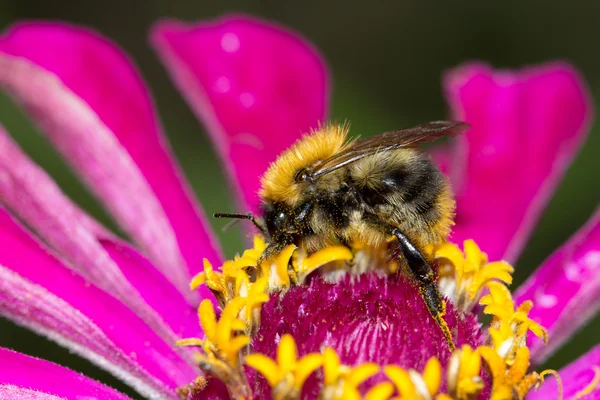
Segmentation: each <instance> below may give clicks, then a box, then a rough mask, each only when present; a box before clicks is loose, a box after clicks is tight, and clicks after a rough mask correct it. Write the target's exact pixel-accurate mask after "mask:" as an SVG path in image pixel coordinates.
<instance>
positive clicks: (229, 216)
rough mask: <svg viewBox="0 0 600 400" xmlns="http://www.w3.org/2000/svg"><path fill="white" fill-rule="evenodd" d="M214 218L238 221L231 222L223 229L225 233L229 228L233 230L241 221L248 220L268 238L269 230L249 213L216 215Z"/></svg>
mask: <svg viewBox="0 0 600 400" xmlns="http://www.w3.org/2000/svg"><path fill="white" fill-rule="evenodd" d="M213 217H215V218H234V219H237V221H231V222H230V223H228V224H227V225H225V226H224V227H223V230H224V231H225V230H227V229H229V228H231V227H232V226H233V225H235V224H236V223H238V222H239V220H242V219H247V220H250V221H252V223H253V224H254V226H256V227H257V228H258V230H259V231H261V232H262V234H263V235H265V236H268V232H267V229H266V228H265V227H264V226H263V225H262V224H260V223H259V222H258V220H257V219H256V217H255V216H254V215H253V214H252V213H248V214H241V213H214V214H213Z"/></svg>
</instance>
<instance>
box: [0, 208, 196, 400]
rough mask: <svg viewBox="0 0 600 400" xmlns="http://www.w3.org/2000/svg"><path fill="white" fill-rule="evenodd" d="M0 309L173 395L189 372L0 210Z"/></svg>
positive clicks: (144, 387) (140, 384)
mask: <svg viewBox="0 0 600 400" xmlns="http://www.w3.org/2000/svg"><path fill="white" fill-rule="evenodd" d="M0 248H3V249H10V251H2V252H0V314H1V315H3V316H5V317H7V318H9V319H11V320H13V321H15V322H16V323H18V324H20V325H23V326H26V327H28V328H30V329H32V330H34V331H35V332H37V333H38V334H41V335H43V336H46V337H48V338H49V339H51V340H54V341H56V342H57V343H59V344H61V345H63V346H65V347H67V348H69V349H70V350H72V351H73V352H75V353H77V354H79V355H80V356H82V357H84V358H87V359H88V360H90V361H92V362H94V363H96V364H97V365H99V366H100V367H102V368H105V369H107V370H108V371H110V372H112V373H113V374H114V375H115V376H117V377H119V378H120V379H122V380H123V381H125V382H126V383H128V384H129V385H131V386H132V387H134V388H136V390H138V391H139V392H140V393H143V394H149V395H157V393H160V394H161V395H162V396H164V397H167V398H175V397H176V396H174V395H173V390H174V389H175V388H176V387H178V386H180V385H184V384H187V383H188V382H190V381H191V380H192V379H194V377H195V376H196V374H197V371H196V370H195V369H194V368H192V367H191V366H190V365H189V364H188V363H187V362H186V361H185V360H184V359H183V358H182V357H181V356H180V355H179V354H178V353H177V352H176V351H175V350H174V349H173V347H172V343H166V342H165V341H164V340H163V339H161V338H160V337H159V336H157V335H156V334H155V333H154V332H153V331H152V329H151V328H150V327H149V326H148V325H146V324H145V323H144V322H143V321H142V320H141V319H140V318H139V317H137V316H136V315H135V314H134V313H133V312H131V311H130V310H129V309H128V308H127V307H125V306H124V305H123V304H122V303H120V302H119V301H117V300H116V299H114V298H113V297H111V296H109V295H108V294H106V293H105V292H103V291H102V290H100V289H99V288H97V287H96V286H94V285H93V284H91V283H90V282H89V281H86V280H84V279H83V278H81V277H80V276H78V275H76V274H73V273H72V272H71V271H69V270H68V269H66V268H65V267H64V266H63V265H62V264H61V263H60V261H58V260H57V259H56V258H54V257H52V256H51V255H50V253H49V252H48V251H47V250H46V249H44V248H43V247H41V246H40V245H39V244H38V243H36V242H35V241H34V240H33V239H32V238H31V237H30V236H29V235H28V234H27V232H25V231H24V230H23V229H22V228H21V227H19V226H18V225H17V224H16V223H15V221H14V220H13V219H12V218H11V217H10V216H9V215H8V213H7V212H6V211H4V210H3V209H0Z"/></svg>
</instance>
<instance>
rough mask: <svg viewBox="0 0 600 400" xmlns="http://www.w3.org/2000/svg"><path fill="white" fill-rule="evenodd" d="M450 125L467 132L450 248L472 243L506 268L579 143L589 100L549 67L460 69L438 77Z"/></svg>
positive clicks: (570, 78)
mask: <svg viewBox="0 0 600 400" xmlns="http://www.w3.org/2000/svg"><path fill="white" fill-rule="evenodd" d="M444 83H445V88H446V96H447V98H448V101H449V103H450V106H451V108H452V112H453V114H454V118H455V119H459V120H464V121H467V122H469V123H470V124H471V125H472V129H471V130H470V131H469V132H467V133H466V134H465V135H463V136H462V137H461V138H460V139H459V141H460V143H459V147H458V148H459V149H462V151H460V153H461V154H457V155H456V156H457V157H456V158H457V159H460V160H464V163H465V164H464V167H461V168H459V172H460V173H461V174H463V176H462V177H461V179H458V181H459V182H461V183H462V184H461V185H460V186H459V187H458V188H455V190H457V216H456V217H457V218H456V227H455V230H454V235H453V241H455V242H456V243H462V242H463V240H465V239H469V238H473V239H475V240H476V241H477V243H478V244H479V245H480V246H481V248H482V249H485V251H486V252H487V253H488V255H489V256H490V259H492V260H498V259H506V260H508V261H510V262H514V261H515V260H516V258H517V257H518V255H519V253H520V252H521V249H522V247H523V245H524V243H525V241H526V239H527V237H528V236H529V234H530V233H531V230H532V229H533V227H534V225H535V223H536V222H537V220H538V217H539V216H540V213H541V211H542V209H543V208H544V206H545V205H546V203H547V202H548V199H549V197H550V196H551V194H552V192H553V191H554V189H555V188H556V185H557V184H558V182H559V181H560V179H561V178H562V176H563V174H564V172H565V170H566V169H567V167H568V166H569V164H570V162H571V160H572V159H573V157H574V156H575V154H576V153H577V151H578V149H579V147H580V146H581V144H582V143H583V141H584V139H585V138H586V136H587V133H588V128H589V125H590V120H591V116H592V109H591V101H590V98H589V95H588V92H587V89H586V87H585V83H584V81H583V79H582V78H581V76H580V75H579V73H578V72H577V71H576V70H575V69H574V68H573V67H571V66H569V65H568V64H563V63H555V64H547V65H544V66H541V67H535V68H527V69H524V70H521V71H494V70H492V69H491V68H490V67H489V66H487V65H484V64H476V63H474V64H467V65H464V66H462V67H459V68H457V69H455V70H453V71H451V72H450V73H449V74H448V75H447V76H446V78H445V82H444Z"/></svg>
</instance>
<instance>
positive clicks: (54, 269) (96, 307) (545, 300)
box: [0, 16, 600, 400]
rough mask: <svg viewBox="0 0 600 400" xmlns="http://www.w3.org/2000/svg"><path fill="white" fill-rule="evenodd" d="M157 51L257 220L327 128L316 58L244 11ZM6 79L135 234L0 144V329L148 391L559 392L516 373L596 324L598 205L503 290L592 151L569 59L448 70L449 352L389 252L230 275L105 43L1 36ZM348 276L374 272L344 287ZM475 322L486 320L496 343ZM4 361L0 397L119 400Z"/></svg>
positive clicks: (29, 34) (577, 376) (140, 98)
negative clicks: (272, 192)
mask: <svg viewBox="0 0 600 400" xmlns="http://www.w3.org/2000/svg"><path fill="white" fill-rule="evenodd" d="M151 39H152V43H153V45H154V47H155V49H156V50H157V51H158V53H159V56H160V57H161V59H162V60H163V61H164V63H165V65H166V67H167V69H168V71H169V72H170V74H171V76H172V78H173V79H174V81H175V83H176V85H177V86H178V87H179V89H180V90H181V92H182V93H183V94H184V96H185V97H186V99H187V100H188V102H189V104H190V106H191V107H192V109H193V110H194V112H196V114H197V115H198V116H199V117H200V118H201V119H202V120H203V121H204V122H205V123H206V125H207V127H208V130H209V132H210V134H211V137H212V139H213V141H214V143H215V148H216V150H217V151H218V153H219V154H220V155H221V157H222V159H223V161H224V165H225V167H226V170H227V171H228V173H229V174H230V175H231V176H232V181H233V182H235V188H236V193H237V194H238V195H239V201H240V207H241V208H243V209H246V210H247V209H250V210H255V209H256V206H257V201H258V200H257V197H256V195H255V194H256V192H257V188H258V184H259V183H258V179H257V177H258V176H260V175H261V174H262V173H263V172H264V171H265V169H266V167H267V165H268V163H269V162H270V161H272V160H273V159H274V158H275V157H276V156H277V154H279V153H280V152H281V151H282V150H283V149H285V148H286V147H288V146H289V145H290V144H291V143H292V142H293V141H294V140H295V139H296V138H298V137H299V135H300V134H301V133H303V132H305V131H308V130H309V129H310V128H311V127H314V126H316V125H317V123H318V122H319V121H322V120H323V119H324V118H325V114H326V106H327V102H328V84H327V72H326V69H325V67H324V64H323V61H322V59H321V57H320V56H319V55H318V54H317V53H316V51H315V50H314V49H313V48H312V47H310V45H308V44H307V43H306V42H305V41H304V40H302V39H300V38H299V37H298V36H297V35H296V34H293V33H290V32H288V31H287V30H285V29H283V28H281V27H277V26H273V25H270V24H266V23H264V22H261V21H258V20H255V19H252V18H248V17H242V16H233V17H225V18H222V19H220V20H218V21H213V22H209V23H200V24H197V25H185V24H182V23H179V22H176V21H163V22H160V23H159V24H157V25H156V26H155V27H154V29H153V31H152V35H151ZM0 84H1V85H2V88H3V89H4V90H5V91H6V92H7V93H9V94H10V95H11V96H12V97H13V98H15V100H16V101H18V102H19V103H20V104H21V105H22V106H23V109H24V110H25V112H26V113H27V114H28V115H29V116H30V117H31V118H32V119H33V120H34V121H35V122H36V123H37V124H38V125H39V126H40V128H41V130H42V132H44V133H45V134H46V135H47V137H48V138H49V139H50V142H51V143H52V144H53V145H54V146H55V147H56V148H57V149H58V150H59V151H60V153H61V154H62V155H63V156H64V157H65V159H66V160H68V161H69V162H70V163H71V165H72V166H73V169H74V170H75V171H76V172H77V173H78V174H79V175H80V177H81V178H82V180H83V181H84V182H85V183H86V184H87V185H88V187H89V188H90V190H91V191H92V192H93V193H94V194H95V195H96V196H97V197H98V198H99V199H100V200H101V201H102V202H103V204H104V205H105V206H106V209H107V211H108V212H109V213H110V214H111V215H112V216H113V217H114V219H115V221H117V222H118V223H119V224H120V226H121V228H122V229H123V231H124V232H125V233H126V234H127V235H128V237H129V238H130V239H131V241H132V243H129V242H127V241H125V240H122V239H120V238H118V237H117V236H116V235H114V234H113V233H111V232H110V231H109V230H108V229H106V228H105V227H103V226H102V225H101V224H100V223H98V222H97V221H95V220H94V219H93V218H92V217H90V216H89V215H88V214H86V213H85V211H83V210H82V209H81V208H79V207H78V206H77V205H76V204H74V203H73V202H72V201H70V200H69V199H68V198H67V197H66V196H65V195H64V194H63V193H62V192H61V190H60V188H59V187H58V186H57V185H56V184H55V183H54V182H53V181H52V179H51V178H49V176H48V175H47V174H46V173H45V172H44V171H43V170H42V169H41V168H40V167H39V166H37V165H36V164H35V163H34V162H33V161H32V160H30V159H29V158H28V157H27V155H26V154H25V153H24V152H23V151H22V150H21V149H20V148H19V146H18V145H17V144H15V143H14V142H13V141H12V139H11V138H10V136H9V134H8V133H7V132H6V131H5V130H0V171H1V173H0V201H1V203H2V207H1V208H0V219H1V224H0V243H1V250H0V285H1V288H0V314H1V315H2V316H4V317H6V318H9V319H11V320H13V321H15V322H16V323H18V324H20V325H22V326H25V327H28V328H30V329H32V330H33V331H35V332H37V333H38V334H40V335H42V336H45V337H47V338H49V339H51V340H54V341H55V342H57V343H59V344H61V345H63V346H65V347H67V348H68V349H70V350H71V351H73V352H75V353H77V354H79V355H80V356H82V357H84V358H86V359H88V360H90V361H92V362H94V363H96V364H97V365H99V366H100V367H102V368H104V369H106V370H108V371H109V372H111V373H113V374H114V375H115V376H117V377H118V378H120V379H122V380H123V381H124V382H125V383H127V384H128V385H130V386H131V387H133V388H134V389H135V390H137V391H138V392H139V393H140V394H141V395H143V396H145V397H147V398H151V399H178V398H182V397H187V398H188V399H197V398H227V396H228V393H229V394H231V395H233V396H245V397H248V396H250V395H251V394H252V395H254V396H255V397H268V396H269V394H271V393H272V394H274V395H275V397H282V398H284V397H286V396H287V397H294V396H298V395H299V394H300V393H304V394H305V396H307V397H315V396H317V395H318V393H321V395H322V396H323V398H328V399H332V398H340V397H341V398H358V397H360V396H362V395H364V396H365V398H368V399H380V398H390V397H392V396H396V397H398V396H403V398H416V397H419V396H420V398H433V397H435V398H437V399H442V400H443V399H448V398H472V397H474V396H477V395H481V396H487V397H491V398H494V399H500V398H510V397H519V396H522V395H524V394H526V393H528V392H529V394H528V396H529V397H528V398H533V399H536V398H549V397H552V396H555V395H556V393H557V389H556V384H555V383H553V382H550V381H549V382H547V383H544V384H543V385H542V386H541V389H540V391H539V392H535V391H531V389H532V388H534V387H537V386H540V385H541V384H542V381H543V379H544V376H547V375H549V374H551V372H548V371H542V372H539V373H538V372H535V370H534V369H533V368H531V367H530V364H533V365H539V364H540V363H541V362H542V361H544V360H545V359H546V358H547V357H548V355H549V354H550V353H551V351H552V350H554V349H556V348H557V347H559V346H560V345H561V344H562V343H563V342H564V341H565V340H567V339H568V338H569V336H570V335H571V334H572V333H573V332H574V331H575V330H576V329H577V328H578V327H580V326H582V325H583V324H584V323H585V322H586V321H587V320H588V319H589V318H591V317H592V316H593V315H594V313H595V312H596V311H597V310H598V306H599V304H600V300H599V299H598V296H596V295H595V294H596V293H597V292H598V286H599V285H600V279H599V278H598V277H599V276H600V275H598V274H597V273H596V270H597V267H598V265H600V263H599V262H598V259H599V257H600V256H599V254H600V213H598V212H597V213H596V214H595V215H594V216H593V217H592V218H591V220H590V222H589V223H588V224H587V225H586V226H584V227H583V228H582V229H581V230H580V231H579V232H578V233H577V234H576V235H575V236H574V237H573V238H572V239H571V240H569V241H568V242H567V243H566V244H565V245H563V246H562V247H561V248H560V249H558V250H557V251H556V252H555V253H554V254H553V255H552V256H551V257H550V258H549V259H548V260H547V261H546V262H545V263H544V264H543V265H542V266H541V267H540V268H539V269H538V270H537V271H536V272H535V273H534V274H533V275H532V276H531V277H530V278H529V280H528V281H527V282H526V283H525V284H524V286H523V287H521V288H519V289H518V290H517V291H516V292H515V294H514V295H513V294H511V293H510V292H509V291H508V289H507V288H506V284H509V283H510V282H511V279H512V278H511V276H510V273H511V272H512V267H511V266H510V264H508V263H506V262H501V261H499V260H506V261H508V262H514V260H515V259H516V257H517V255H518V253H519V251H520V250H521V248H522V246H523V245H524V243H525V240H526V238H527V236H528V234H529V233H530V231H531V229H532V227H533V226H534V224H535V222H536V220H537V218H538V217H539V214H540V212H541V209H542V208H543V205H544V204H545V203H546V202H547V200H548V198H549V196H550V194H551V192H552V189H553V188H554V187H555V186H556V184H557V182H558V181H559V178H560V177H561V176H562V174H563V173H564V171H565V169H566V168H567V166H568V164H569V162H570V161H571V160H572V158H573V157H574V154H575V152H576V151H577V149H578V148H579V146H580V145H581V143H582V142H583V140H584V139H585V136H586V133H587V128H588V125H589V120H590V118H591V110H590V101H589V99H588V96H587V92H586V90H585V87H584V84H583V82H582V79H581V78H580V77H579V75H578V73H577V72H576V71H575V70H574V69H573V68H572V67H570V66H569V65H566V64H561V63H555V64H547V65H544V66H542V67H533V68H527V69H524V70H520V71H513V72H506V71H501V72H498V71H494V70H492V69H491V68H490V67H488V66H486V65H483V64H466V65H464V66H461V67H459V68H458V69H456V70H454V71H452V72H451V73H450V74H448V75H447V76H446V77H445V88H446V91H447V93H446V96H447V98H448V100H449V103H450V106H451V108H452V112H453V115H454V116H455V117H456V118H457V119H462V120H465V121H468V122H469V123H471V125H472V127H473V128H472V130H471V131H470V132H469V133H468V134H466V135H464V136H463V137H460V138H458V139H457V143H455V146H453V147H445V148H442V149H440V150H438V151H437V152H436V153H435V154H434V156H435V158H436V160H437V161H438V162H439V163H440V165H441V167H442V168H443V169H444V170H445V171H446V172H447V173H448V174H449V175H450V176H451V177H452V182H453V185H454V188H455V190H456V192H457V201H458V213H457V221H456V227H455V233H454V236H453V241H454V242H455V243H458V244H459V245H460V246H457V245H455V244H452V243H447V244H443V245H442V246H440V247H439V248H435V249H430V251H431V255H432V257H435V258H436V259H437V262H436V263H437V265H438V266H439V270H438V274H439V276H440V279H439V285H440V289H441V290H442V291H443V292H444V293H445V294H446V296H447V302H446V303H447V304H446V313H445V316H444V322H443V324H445V325H446V326H447V327H448V328H449V331H450V332H451V336H452V340H453V341H454V343H455V344H456V345H457V349H456V350H455V351H453V352H451V351H450V349H449V348H448V343H447V342H446V339H445V337H444V334H443V332H442V330H440V329H439V328H440V326H439V325H438V324H436V323H435V322H434V321H433V320H432V319H431V317H430V316H429V314H428V313H427V310H426V308H425V306H424V304H423V302H422V301H421V298H420V296H419V293H418V291H417V290H416V289H415V288H414V287H413V286H412V285H411V284H410V281H409V279H407V278H406V277H405V276H404V275H402V274H400V275H393V273H394V272H396V271H397V268H398V266H397V265H394V264H391V263H389V262H387V261H382V260H383V259H384V258H382V257H381V254H380V252H381V251H382V249H371V248H365V247H364V246H361V245H360V243H354V244H352V248H351V249H348V248H347V247H344V246H334V247H329V248H325V249H322V250H319V251H318V252H316V253H314V254H304V253H303V252H302V250H301V249H296V248H295V247H294V246H289V247H288V248H286V249H285V250H284V251H282V252H281V253H280V254H279V255H278V256H277V257H276V258H275V259H273V260H266V261H264V262H262V263H261V264H260V265H257V258H258V255H259V254H260V251H261V250H260V249H261V248H264V242H263V241H262V238H260V237H257V238H256V240H255V242H254V246H253V247H252V248H251V249H249V250H247V251H245V252H244V253H243V254H242V255H241V256H239V257H236V258H234V259H233V260H229V261H224V258H223V256H222V254H221V251H220V249H219V247H218V244H217V243H216V241H215V240H214V238H213V235H212V233H211V231H210V229H209V228H208V225H207V223H206V218H205V217H204V215H203V213H202V211H201V209H200V208H199V207H198V205H197V204H196V202H195V201H194V200H193V198H192V196H191V194H190V190H189V188H188V186H187V184H186V183H185V181H184V179H183V176H182V173H181V172H180V170H179V169H178V167H177V166H176V164H175V163H174V160H173V157H172V155H171V152H170V150H169V148H168V146H167V145H166V141H165V139H164V137H163V136H162V129H161V127H160V124H159V122H158V119H157V117H156V112H155V110H154V107H153V104H152V101H151V99H150V95H149V93H148V90H147V89H146V87H145V86H144V83H143V81H142V79H141V77H140V74H139V73H138V72H137V70H136V69H135V67H134V66H133V65H132V63H131V62H130V60H129V59H128V58H127V57H126V56H125V55H124V53H123V52H122V51H121V50H120V49H119V48H117V47H116V46H115V45H114V44H113V43H111V42H110V41H108V40H107V39H105V38H103V37H101V36H100V35H99V34H97V33H94V32H91V31H89V30H87V29H84V28H79V27H74V26H70V25H66V24H61V23H41V22H35V23H21V24H17V25H15V26H13V27H12V28H10V29H9V30H8V31H7V32H6V33H5V34H4V35H3V36H2V37H1V38H0ZM523 155H526V156H525V157H524V156H523ZM471 238H473V239H475V241H471V240H470V239H471ZM476 243H477V244H476ZM478 245H479V246H481V249H483V250H481V249H480V248H479V247H478ZM484 251H485V253H487V255H486V254H485V253H484ZM205 259H206V261H204V260H205ZM488 260H492V262H491V263H490V262H488ZM349 263H350V264H351V265H353V266H354V267H360V268H357V269H361V271H360V272H364V274H363V275H362V276H355V275H352V274H348V273H347V271H346V270H347V269H348V264H349ZM219 266H222V267H221V269H219V268H217V267H219ZM249 267H252V268H250V269H249ZM390 273H392V275H390ZM192 277H195V278H194V279H193V280H192ZM394 277H397V279H396V278H394ZM190 282H192V286H193V288H194V289H197V290H196V291H192V290H190V289H189V287H188V285H189V283H190ZM531 300H533V303H532V302H531ZM534 305H535V306H534ZM478 307H482V308H481V310H482V312H484V313H486V314H489V315H490V316H491V317H492V318H491V323H490V325H489V326H488V327H487V328H485V327H484V328H482V326H481V325H480V324H479V323H478V322H477V318H476V313H475V312H476V311H477V308H478ZM219 308H220V309H221V311H220V312H219ZM197 310H198V311H197ZM198 318H199V320H200V323H201V326H202V329H200V326H198V323H197V320H198ZM529 332H532V333H533V334H534V335H529V338H528V333H529ZM535 336H538V337H541V339H543V340H539V339H536V338H535ZM545 339H547V342H548V344H547V345H546V346H544V344H543V342H544V341H545ZM176 343H178V344H179V346H176V345H175V344H176ZM190 345H191V346H192V348H191V349H190V348H189V347H188V346H190ZM193 346H198V347H199V350H195V349H194V347H193ZM0 353H1V354H0V398H9V399H13V398H19V399H58V398H67V399H76V398H82V397H85V398H89V399H93V398H97V399H125V398H127V396H125V395H123V394H120V393H117V392H116V391H114V390H112V389H110V388H108V387H106V386H104V385H102V384H101V383H98V382H96V381H93V380H91V379H89V378H85V377H82V376H81V375H79V374H77V373H75V372H73V371H70V370H68V369H66V368H64V367H61V366H59V365H56V364H52V363H50V362H47V361H44V360H40V359H36V358H32V357H30V356H27V355H24V354H20V353H17V352H14V351H12V350H9V349H5V348H2V349H0ZM598 364H600V348H598V347H596V348H594V349H591V350H590V352H588V353H587V354H586V355H584V356H583V357H581V358H580V359H578V360H576V361H574V362H573V363H572V364H570V365H569V366H567V367H565V368H564V369H562V370H560V371H559V374H560V376H561V378H562V382H563V385H564V394H565V396H566V397H567V398H578V397H582V396H585V395H587V394H590V395H591V396H598V393H600V392H599V391H598V390H596V389H597V387H598V380H599V378H598V377H599V376H600V370H599V368H598ZM206 371H209V372H210V373H209V374H205V372H206ZM211 375H212V376H211Z"/></svg>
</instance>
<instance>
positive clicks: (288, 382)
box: [246, 334, 323, 399]
mask: <svg viewBox="0 0 600 400" xmlns="http://www.w3.org/2000/svg"><path fill="white" fill-rule="evenodd" d="M246 364H247V365H248V366H250V367H251V368H254V369H255V370H257V371H258V372H259V373H260V374H261V375H263V376H264V377H265V379H267V382H269V385H270V386H271V388H272V394H273V398H275V399H284V398H285V399H297V398H299V396H300V392H301V390H302V385H304V382H305V381H306V379H307V378H308V377H309V376H310V374H312V373H313V372H314V371H315V370H316V369H317V368H319V367H320V366H321V365H322V364H323V356H322V355H321V354H318V353H310V354H307V355H305V356H303V357H301V358H298V353H297V348H296V343H295V342H294V338H293V337H292V336H291V335H288V334H285V335H283V336H282V337H281V341H280V342H279V346H278V347H277V361H275V360H272V359H271V358H269V357H267V356H265V355H263V354H258V353H256V354H250V355H248V356H247V357H246Z"/></svg>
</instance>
